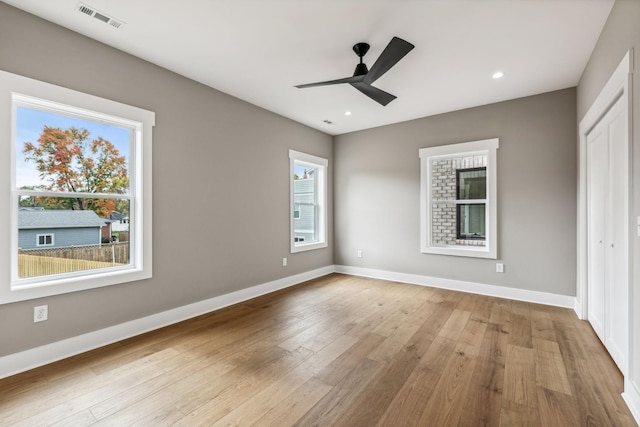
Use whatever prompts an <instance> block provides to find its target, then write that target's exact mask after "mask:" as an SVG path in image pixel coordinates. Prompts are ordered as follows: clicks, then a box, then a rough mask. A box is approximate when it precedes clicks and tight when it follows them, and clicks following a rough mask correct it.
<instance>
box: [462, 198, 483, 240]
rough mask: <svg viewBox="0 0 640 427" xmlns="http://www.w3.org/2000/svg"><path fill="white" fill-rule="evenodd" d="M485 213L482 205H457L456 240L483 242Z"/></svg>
mask: <svg viewBox="0 0 640 427" xmlns="http://www.w3.org/2000/svg"><path fill="white" fill-rule="evenodd" d="M485 211H486V207H485V204H484V203H479V204H472V205H471V204H469V205H467V204H460V205H458V211H457V226H458V239H464V240H485Z"/></svg>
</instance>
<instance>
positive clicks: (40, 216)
mask: <svg viewBox="0 0 640 427" xmlns="http://www.w3.org/2000/svg"><path fill="white" fill-rule="evenodd" d="M104 225H105V220H104V219H101V218H100V217H98V215H96V213H95V212H93V211H69V210H44V209H20V211H19V212H18V246H19V247H20V248H21V249H45V248H64V247H69V246H86V245H99V244H100V240H101V228H102V227H103V226H104Z"/></svg>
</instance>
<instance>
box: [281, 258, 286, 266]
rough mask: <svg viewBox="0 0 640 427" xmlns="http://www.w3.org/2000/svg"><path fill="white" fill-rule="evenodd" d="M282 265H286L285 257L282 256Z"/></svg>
mask: <svg viewBox="0 0 640 427" xmlns="http://www.w3.org/2000/svg"><path fill="white" fill-rule="evenodd" d="M282 266H283V267H286V266H287V259H286V258H282Z"/></svg>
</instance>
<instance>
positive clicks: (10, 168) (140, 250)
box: [0, 71, 155, 304]
mask: <svg viewBox="0 0 640 427" xmlns="http://www.w3.org/2000/svg"><path fill="white" fill-rule="evenodd" d="M14 98H15V99H20V100H21V101H24V102H29V100H32V101H35V102H37V104H38V105H49V106H50V107H51V108H52V109H54V110H55V109H61V110H62V111H68V112H74V111H75V113H76V115H78V116H83V115H85V116H86V112H91V115H90V117H91V119H93V120H96V118H100V117H102V118H103V119H104V120H106V121H108V122H110V123H113V122H114V119H115V120H116V122H117V123H120V124H123V123H126V124H127V126H128V127H132V128H133V129H134V132H135V139H136V140H140V141H142V143H141V144H132V152H131V153H130V161H131V162H136V168H135V171H132V173H131V174H130V176H129V179H130V185H131V192H132V194H131V201H132V206H131V207H130V209H131V212H132V216H135V218H134V224H140V226H136V227H134V228H135V229H132V230H130V241H131V244H132V246H131V264H130V265H128V266H126V267H123V268H109V269H104V270H92V271H84V272H78V273H68V274H64V275H63V274H61V275H55V276H41V277H38V278H31V279H19V278H18V277H17V265H18V254H17V246H18V243H17V239H18V231H17V230H18V219H17V212H18V202H17V197H16V196H15V193H16V188H15V173H14V171H15V167H16V164H15V149H16V147H15V132H16V129H15V107H14V101H13V100H14ZM94 112H95V114H94ZM154 125H155V113H153V112H151V111H147V110H143V109H141V108H137V107H133V106H130V105H126V104H121V103H119V102H115V101H111V100H108V99H105V98H100V97H97V96H93V95H89V94H85V93H82V92H78V91H74V90H70V89H67V88H63V87H60V86H56V85H52V84H49V83H46V82H42V81H38V80H34V79H30V78H27V77H23V76H20V75H17V74H12V73H8V72H5V71H0V132H2V133H1V134H0V135H2V136H1V138H2V140H3V141H4V142H3V143H2V144H0V197H2V198H3V199H4V200H11V203H6V204H4V205H0V224H2V227H6V228H5V231H6V234H5V235H8V236H10V238H9V239H7V241H6V242H5V244H3V245H0V272H1V273H0V304H6V303H12V302H17V301H24V300H29V299H34V298H43V297H47V296H52V295H58V294H64V293H69V292H77V291H81V290H86V289H92V288H97V287H102V286H110V285H115V284H119V283H126V282H131V281H136V280H142V279H148V278H151V276H152V236H151V232H152V216H151V206H152V205H151V203H152V199H151V195H152V191H151V190H152V181H151V180H152V169H151V167H152V165H151V160H152V153H151V148H152V130H153V126H154ZM132 164H133V163H132Z"/></svg>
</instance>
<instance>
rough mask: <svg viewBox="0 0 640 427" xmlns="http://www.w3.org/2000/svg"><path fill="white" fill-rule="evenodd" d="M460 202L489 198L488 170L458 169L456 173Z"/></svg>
mask: <svg viewBox="0 0 640 427" xmlns="http://www.w3.org/2000/svg"><path fill="white" fill-rule="evenodd" d="M456 187H457V193H458V200H473V199H486V198H487V168H473V169H458V170H457V172H456Z"/></svg>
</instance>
